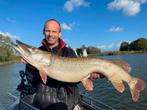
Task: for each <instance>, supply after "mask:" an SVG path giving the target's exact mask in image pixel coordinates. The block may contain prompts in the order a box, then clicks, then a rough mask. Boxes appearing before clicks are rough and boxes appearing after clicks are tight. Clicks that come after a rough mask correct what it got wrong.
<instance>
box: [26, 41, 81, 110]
mask: <svg viewBox="0 0 147 110" xmlns="http://www.w3.org/2000/svg"><path fill="white" fill-rule="evenodd" d="M59 42H60V43H59V45H58V46H57V47H55V48H53V49H50V48H49V47H48V45H47V42H46V40H45V39H44V40H43V41H42V46H40V47H39V49H42V50H45V51H49V52H51V53H52V54H55V55H59V56H63V57H76V55H75V52H74V51H73V50H72V49H71V48H68V47H66V45H65V43H64V42H63V41H62V40H61V39H59ZM26 71H27V72H28V73H30V74H32V77H31V78H32V80H30V81H31V84H32V87H33V88H36V93H35V97H34V105H35V106H36V107H38V108H40V109H42V110H45V109H51V110H52V109H55V110H58V109H60V110H62V107H63V109H64V110H71V109H72V108H73V107H74V106H75V105H76V104H77V103H78V102H79V98H80V96H79V90H78V87H77V83H66V82H60V81H57V80H55V79H52V78H50V77H47V83H46V84H43V82H42V80H41V78H40V75H39V71H38V70H37V69H36V68H34V67H32V66H31V65H26ZM59 106H60V107H59ZM67 108H68V109H67Z"/></svg>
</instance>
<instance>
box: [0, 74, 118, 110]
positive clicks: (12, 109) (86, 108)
mask: <svg viewBox="0 0 147 110" xmlns="http://www.w3.org/2000/svg"><path fill="white" fill-rule="evenodd" d="M20 77H21V83H20V84H19V85H18V87H17V90H20V89H22V88H23V90H24V91H23V92H20V96H15V95H13V94H11V93H8V95H9V96H10V99H11V101H10V103H8V104H7V105H6V106H5V107H4V108H3V109H2V110H39V109H38V108H36V107H35V106H33V104H32V100H31V99H32V95H27V96H26V97H24V95H25V94H27V93H26V91H25V89H29V86H28V85H26V82H25V81H26V79H25V72H24V71H20ZM24 86H25V87H24ZM24 88H25V89H24ZM27 91H28V90H27ZM30 92H31V91H30ZM80 97H81V105H82V110H115V109H114V108H112V107H111V106H109V105H107V104H105V103H103V102H102V101H100V100H96V99H94V98H92V97H90V96H88V95H87V94H86V92H82V93H80Z"/></svg>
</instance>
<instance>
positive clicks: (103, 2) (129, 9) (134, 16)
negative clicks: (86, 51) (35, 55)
mask: <svg viewBox="0 0 147 110" xmlns="http://www.w3.org/2000/svg"><path fill="white" fill-rule="evenodd" d="M51 18H54V19H56V20H58V21H59V22H60V23H61V27H62V36H61V38H62V39H63V40H64V41H65V42H66V43H67V44H68V45H69V46H70V47H72V48H79V47H81V46H82V45H85V46H95V47H98V48H100V49H101V50H102V51H112V50H119V46H120V44H121V42H123V41H128V42H132V41H134V40H136V39H138V38H147V0H0V34H3V35H9V36H11V37H12V39H13V40H16V39H18V40H21V41H22V42H25V43H27V44H30V45H32V46H35V47H39V46H40V45H41V41H42V39H43V38H44V35H43V26H44V23H45V21H46V20H48V19H51Z"/></svg>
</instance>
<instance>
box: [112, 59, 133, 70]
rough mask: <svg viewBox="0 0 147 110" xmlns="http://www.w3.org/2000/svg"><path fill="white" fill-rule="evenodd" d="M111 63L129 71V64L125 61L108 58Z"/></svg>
mask: <svg viewBox="0 0 147 110" xmlns="http://www.w3.org/2000/svg"><path fill="white" fill-rule="evenodd" d="M109 61H110V62H111V63H113V64H116V65H118V66H119V67H121V68H122V69H124V70H125V71H126V72H130V71H131V66H130V64H128V63H127V62H125V61H120V60H109Z"/></svg>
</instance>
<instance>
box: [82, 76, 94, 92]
mask: <svg viewBox="0 0 147 110" xmlns="http://www.w3.org/2000/svg"><path fill="white" fill-rule="evenodd" d="M81 82H82V84H83V86H84V88H85V89H86V90H88V91H92V90H93V82H92V81H91V80H90V79H83V80H82V81H81Z"/></svg>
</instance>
